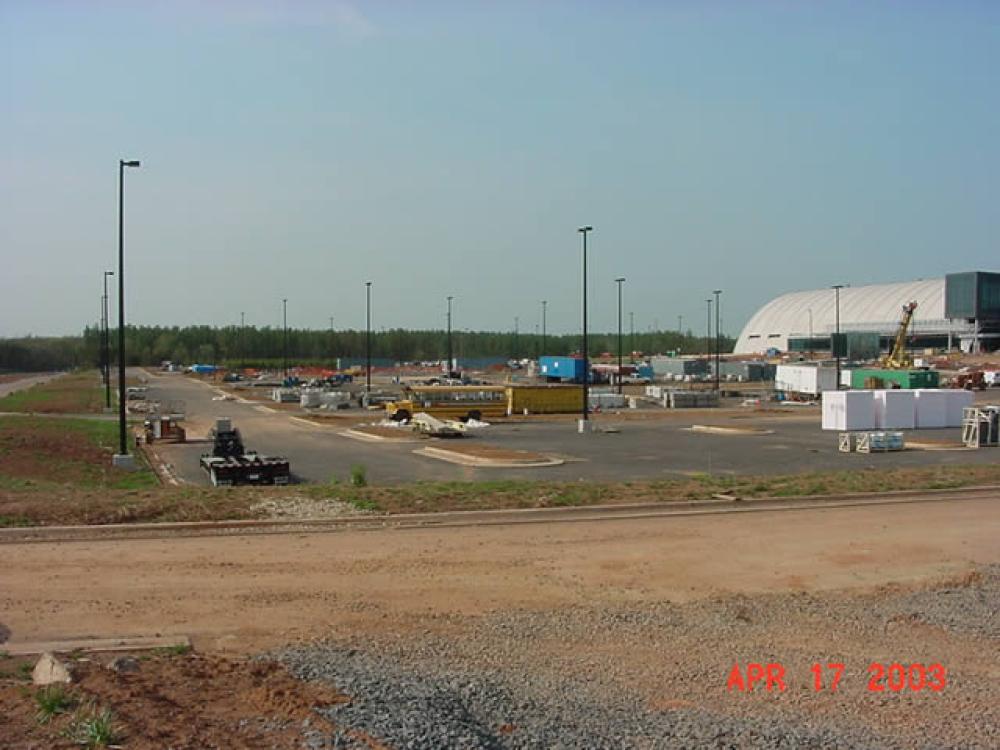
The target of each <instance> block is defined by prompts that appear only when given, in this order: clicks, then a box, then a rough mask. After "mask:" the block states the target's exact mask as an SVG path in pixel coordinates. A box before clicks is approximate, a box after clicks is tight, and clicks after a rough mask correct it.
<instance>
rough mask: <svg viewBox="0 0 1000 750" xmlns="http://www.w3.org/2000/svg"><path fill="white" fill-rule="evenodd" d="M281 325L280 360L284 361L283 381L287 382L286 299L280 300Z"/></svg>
mask: <svg viewBox="0 0 1000 750" xmlns="http://www.w3.org/2000/svg"><path fill="white" fill-rule="evenodd" d="M281 315H282V317H281V325H282V327H283V328H284V331H285V335H284V338H283V343H282V359H283V360H284V370H285V380H288V298H287V297H285V298H284V299H282V300H281Z"/></svg>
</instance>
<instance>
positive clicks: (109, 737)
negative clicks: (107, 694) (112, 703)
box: [65, 706, 119, 748]
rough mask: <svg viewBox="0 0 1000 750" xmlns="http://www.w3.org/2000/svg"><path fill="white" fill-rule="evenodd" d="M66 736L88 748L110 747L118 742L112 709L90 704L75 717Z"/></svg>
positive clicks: (67, 729)
mask: <svg viewBox="0 0 1000 750" xmlns="http://www.w3.org/2000/svg"><path fill="white" fill-rule="evenodd" d="M65 734H66V738H67V739H68V740H70V741H71V742H75V743H76V744H78V745H81V746H82V747H86V748H98V747H108V746H110V745H114V744H117V742H118V739H119V733H118V730H117V729H116V728H115V726H114V714H112V713H111V710H110V709H107V708H105V709H100V710H99V709H97V708H96V707H94V706H89V707H88V708H87V709H86V710H83V711H81V712H79V713H78V714H77V715H76V716H74V717H73V721H72V722H71V723H70V725H69V727H67V728H66V733H65Z"/></svg>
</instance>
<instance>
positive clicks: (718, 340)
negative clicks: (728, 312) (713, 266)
mask: <svg viewBox="0 0 1000 750" xmlns="http://www.w3.org/2000/svg"><path fill="white" fill-rule="evenodd" d="M712 294H714V295H715V391H716V393H718V391H719V355H720V354H721V352H722V333H721V331H720V328H721V325H720V323H719V309H720V308H721V305H720V304H719V295H721V294H722V290H721V289H716V290H715V291H713V292H712Z"/></svg>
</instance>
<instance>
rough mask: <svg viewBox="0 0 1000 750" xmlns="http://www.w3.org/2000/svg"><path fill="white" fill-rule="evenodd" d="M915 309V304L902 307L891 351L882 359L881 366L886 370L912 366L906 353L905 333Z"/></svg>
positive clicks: (911, 303) (910, 359) (911, 360)
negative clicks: (901, 315) (901, 317)
mask: <svg viewBox="0 0 1000 750" xmlns="http://www.w3.org/2000/svg"><path fill="white" fill-rule="evenodd" d="M916 309H917V303H916V302H910V303H909V304H906V305H903V319H902V320H901V321H899V330H897V331H896V338H895V340H894V341H893V344H892V349H891V350H890V351H889V353H888V354H886V355H885V356H884V357H882V361H881V365H882V367H883V368H885V369H886V370H905V369H906V368H908V367H910V366H911V365H912V364H913V359H912V358H911V357H910V354H909V352H907V351H906V332H907V331H908V330H909V329H910V322H911V321H912V320H913V312H914V310H916Z"/></svg>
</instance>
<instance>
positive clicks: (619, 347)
mask: <svg viewBox="0 0 1000 750" xmlns="http://www.w3.org/2000/svg"><path fill="white" fill-rule="evenodd" d="M615 283H616V284H617V285H618V393H619V394H620V393H622V386H623V383H622V284H624V283H625V277H624V276H622V277H620V278H617V279H615Z"/></svg>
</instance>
